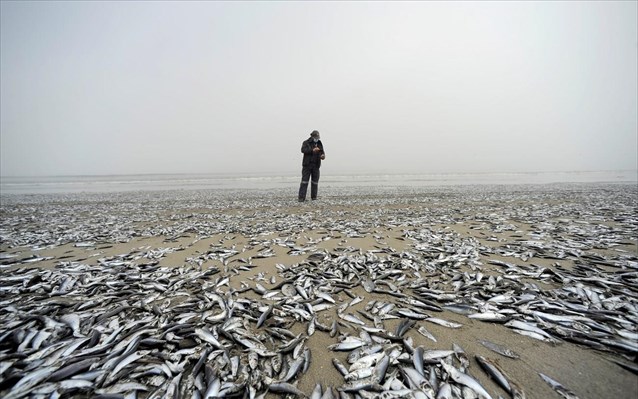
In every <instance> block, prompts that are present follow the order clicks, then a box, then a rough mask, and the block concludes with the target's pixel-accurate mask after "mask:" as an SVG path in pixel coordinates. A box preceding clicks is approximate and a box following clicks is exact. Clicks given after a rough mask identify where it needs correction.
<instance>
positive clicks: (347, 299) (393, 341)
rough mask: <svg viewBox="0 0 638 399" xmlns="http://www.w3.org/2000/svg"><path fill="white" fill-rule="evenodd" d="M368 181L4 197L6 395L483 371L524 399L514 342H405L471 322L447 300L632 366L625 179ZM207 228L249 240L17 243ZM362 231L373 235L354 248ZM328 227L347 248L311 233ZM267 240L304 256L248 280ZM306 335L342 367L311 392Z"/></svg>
mask: <svg viewBox="0 0 638 399" xmlns="http://www.w3.org/2000/svg"><path fill="white" fill-rule="evenodd" d="M379 191H382V190H380V189H379V190H377V191H371V192H368V193H364V194H365V195H361V193H360V192H357V193H350V192H347V191H345V192H344V190H341V191H340V192H331V191H330V190H325V192H326V193H327V196H326V197H325V198H322V200H321V202H320V205H319V206H315V207H312V208H311V207H307V208H303V207H304V206H305V205H297V204H294V205H293V204H288V205H285V204H286V203H285V201H286V200H285V198H286V196H289V193H287V192H283V191H280V190H273V191H272V192H223V193H213V192H207V191H193V192H182V191H180V192H166V193H121V194H118V193H110V194H99V195H98V194H85V195H71V196H64V195H51V196H44V195H43V196H24V197H23V196H3V197H2V205H1V206H0V216H2V218H1V221H0V240H1V243H2V252H0V267H1V268H0V279H1V282H0V305H1V306H0V322H1V323H0V377H1V379H0V381H1V382H0V396H2V397H5V398H21V397H43V398H49V397H104V398H116V397H144V398H160V397H192V398H211V397H251V398H252V397H263V396H266V395H269V394H275V395H289V396H302V397H313V398H319V397H326V398H329V397H337V396H340V397H363V398H368V397H370V398H372V397H374V398H395V397H418V398H457V397H464V398H465V397H482V398H491V397H495V395H494V396H493V393H492V394H490V393H489V392H488V391H487V390H486V389H485V387H484V386H483V385H482V384H481V383H480V380H481V379H482V378H485V377H484V376H485V375H487V376H489V377H490V378H492V379H493V380H494V381H496V383H497V384H498V385H499V386H500V387H501V388H502V390H503V391H504V392H505V393H507V394H509V395H510V396H511V397H514V398H524V397H526V393H525V392H526V391H528V389H527V387H524V386H522V385H521V384H520V383H519V382H517V381H515V380H513V379H512V378H511V376H509V375H508V373H507V372H506V370H504V369H503V367H502V366H501V365H499V362H498V360H497V359H498V358H499V357H505V358H510V359H516V358H519V355H518V354H517V353H516V352H515V351H513V350H512V348H505V347H503V346H501V345H498V344H496V343H493V342H489V341H483V342H481V344H483V345H484V346H485V347H486V348H488V349H490V350H491V351H493V352H494V357H485V356H481V355H476V356H472V355H470V354H468V353H466V352H465V351H464V350H463V348H462V346H463V343H462V342H461V343H459V344H455V345H453V347H451V348H449V349H446V350H442V349H431V348H430V349H429V348H428V347H427V346H425V345H422V344H421V345H419V344H416V343H415V342H416V340H417V336H415V335H414V334H415V333H416V334H418V337H419V340H420V339H421V338H425V339H427V340H429V341H432V342H436V340H437V337H436V336H434V335H433V334H432V333H431V332H430V331H429V330H428V326H430V325H432V324H436V325H438V326H443V327H446V328H449V329H450V331H455V330H457V329H462V328H464V325H463V323H460V322H458V321H452V320H449V319H447V318H446V316H445V315H449V314H450V313H455V314H461V315H465V316H467V318H469V319H471V320H472V321H474V320H476V321H482V322H487V323H498V324H502V325H503V328H509V329H511V330H512V331H515V332H517V333H519V334H522V335H525V336H527V337H530V338H532V339H536V340H540V341H545V342H549V343H552V344H557V343H560V342H563V341H570V342H573V343H576V344H579V345H583V346H585V347H589V348H593V349H595V350H598V351H603V352H605V353H609V354H610V355H613V358H614V359H615V361H616V362H617V363H618V364H619V365H621V366H622V367H625V368H627V369H628V370H630V371H632V372H634V373H637V372H638V367H636V355H637V354H638V343H637V342H638V284H637V283H638V256H637V255H636V253H635V252H632V251H626V250H623V249H622V248H627V247H631V245H634V246H633V248H634V249H635V238H636V236H637V234H638V215H637V214H636V212H635V210H636V207H637V206H638V197H637V195H636V194H637V189H636V188H635V187H633V186H624V185H614V186H605V185H600V186H595V187H593V188H592V187H587V188H586V189H585V188H583V187H582V186H568V187H562V186H561V187H548V188H542V189H539V187H537V186H534V187H509V188H508V189H507V190H503V189H502V188H493V189H487V188H485V187H479V188H473V189H471V190H470V189H467V188H465V189H461V188H446V189H432V188H431V189H428V190H425V191H423V190H417V189H414V188H411V189H405V190H403V191H402V192H401V193H400V194H396V193H395V192H394V191H393V194H392V195H388V193H384V192H379ZM395 191H396V190H395ZM470 194H471V195H470ZM293 199H294V198H293ZM290 202H292V200H291V201H290ZM282 204H284V205H285V206H283V205H282ZM404 204H410V205H411V206H410V207H407V208H405V207H404V206H403V205H404ZM415 204H417V205H418V206H415ZM495 204H497V205H495ZM522 204H524V205H522ZM293 206H295V207H297V206H301V207H302V208H300V210H293V211H291V209H292V208H291V207H293ZM517 224H519V225H520V224H525V225H528V226H530V230H531V233H530V234H529V235H526V236H523V235H521V234H520V231H519V229H518V228H517V226H516V225H517ZM455 226H464V227H466V228H468V229H470V230H471V231H473V232H475V233H477V234H475V235H471V236H470V235H465V234H460V233H459V232H457V231H455V230H454V227H455ZM380 229H393V231H398V232H400V238H401V239H402V240H403V241H404V242H405V243H406V249H405V250H395V249H394V248H392V247H391V246H389V245H387V244H386V243H385V242H384V237H383V236H382V235H380V234H379V233H378V231H380ZM309 231H313V232H323V235H322V237H323V238H321V239H308V238H307V237H305V234H306V233H307V232H309ZM217 234H222V235H236V234H239V235H242V236H243V237H246V238H247V240H248V242H249V246H250V247H251V248H257V249H258V251H257V255H256V256H253V257H250V258H246V257H242V249H238V248H236V247H234V246H225V245H223V244H220V245H215V246H211V247H210V248H209V249H208V250H207V251H206V253H201V254H197V255H196V256H195V255H193V254H189V256H187V257H185V259H184V262H183V263H182V264H181V265H178V266H179V267H166V266H160V260H161V259H162V258H163V257H164V256H166V255H167V254H169V253H171V252H172V251H175V250H184V249H185V248H148V247H140V248H136V249H134V250H132V251H131V252H129V253H125V254H121V255H118V256H113V257H102V258H100V257H87V259H85V260H83V261H66V260H63V259H60V260H53V261H55V264H54V267H53V268H34V266H36V267H37V266H38V265H39V264H40V263H42V262H46V261H52V259H47V258H46V257H37V256H36V257H21V256H17V255H14V254H13V252H15V251H14V249H20V248H24V247H27V248H31V250H32V251H35V250H38V249H41V248H52V247H55V246H59V245H67V244H72V245H74V246H75V247H77V248H89V249H95V248H98V247H99V246H100V245H102V246H103V245H109V244H112V245H115V244H117V243H124V242H130V241H132V240H135V239H137V238H140V237H151V236H152V237H155V236H162V237H164V238H165V242H167V243H171V242H174V241H176V240H178V239H179V238H180V237H185V236H187V237H189V236H190V237H194V239H195V241H193V243H195V242H196V241H197V240H200V239H203V238H205V237H210V236H213V235H217ZM273 234H275V235H276V236H277V237H275V238H268V239H264V238H263V237H264V236H272V235H273ZM366 235H374V236H375V240H376V242H377V246H376V249H372V250H366V251H363V250H361V249H358V248H356V247H353V246H350V245H348V241H347V239H348V238H359V237H363V236H366ZM504 235H509V236H508V237H509V238H507V239H506V238H503V237H505V236H504ZM302 238H303V239H304V240H303V241H305V243H304V244H301V243H300V242H301V241H302ZM329 239H338V240H341V241H340V245H338V246H336V247H335V248H334V249H331V250H326V249H322V248H321V247H320V245H319V244H320V243H321V241H322V240H329ZM277 248H285V249H286V250H287V251H288V254H289V255H292V256H297V257H299V261H298V262H295V263H293V264H289V265H284V264H277V265H276V267H275V268H273V269H272V270H270V271H269V273H268V274H269V276H267V275H265V274H262V273H259V274H257V276H253V274H254V273H252V272H254V270H255V269H256V266H255V265H254V264H253V262H252V260H254V259H258V258H263V257H271V256H275V252H276V251H275V250H276V249H277ZM186 252H188V251H186ZM210 261H216V262H217V263H216V265H217V266H213V267H211V266H210V265H209V264H210ZM548 262H550V263H551V266H550V265H548ZM206 265H208V266H206ZM543 265H545V266H543ZM251 273H252V274H251ZM245 276H250V277H245ZM315 334H322V335H327V336H328V337H330V338H331V340H332V343H331V344H330V345H329V346H327V348H326V349H327V350H329V351H331V352H332V353H334V354H335V356H334V359H333V365H334V367H335V368H336V370H337V371H338V372H339V373H340V374H341V375H342V377H343V381H342V383H341V384H336V385H327V384H321V383H317V385H316V387H315V389H314V391H312V392H304V391H302V390H300V389H299V387H298V382H299V381H300V380H301V379H302V378H303V377H304V375H305V374H306V373H307V371H308V369H309V367H310V366H311V362H312V361H313V355H314V356H316V355H317V354H316V353H315V354H313V353H312V351H311V345H309V343H310V342H311V341H312V340H313V339H314V338H315ZM514 349H515V348H514ZM344 352H347V362H344V361H341V360H339V357H340V355H339V354H343V353H344ZM341 357H342V356H341ZM342 358H343V357H342ZM471 364H478V365H480V369H479V368H476V367H474V368H472V367H471ZM538 372H539V373H540V376H541V378H543V380H545V381H546V382H547V383H548V384H549V386H551V387H552V388H553V389H554V390H555V391H556V392H557V393H558V394H560V395H562V396H564V397H576V395H575V394H574V393H573V392H572V391H570V389H569V388H567V387H565V386H563V385H562V384H561V383H559V382H558V381H556V380H554V379H553V378H552V377H550V376H547V375H545V374H543V370H538ZM483 373H485V374H483ZM479 375H480V376H481V377H480V378H479V377H478V376H479ZM553 377H556V376H553Z"/></svg>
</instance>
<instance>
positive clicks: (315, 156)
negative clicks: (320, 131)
mask: <svg viewBox="0 0 638 399" xmlns="http://www.w3.org/2000/svg"><path fill="white" fill-rule="evenodd" d="M315 146H317V147H319V148H320V149H321V151H317V152H313V151H312V149H313V148H315ZM301 152H303V161H302V163H301V165H302V166H303V167H306V166H310V165H315V166H317V167H320V166H321V156H322V155H325V154H326V153H325V152H324V151H323V144H321V140H319V141H317V142H316V143H315V141H314V139H313V138H312V137H311V138H309V139H308V140H306V141H304V142H303V144H301Z"/></svg>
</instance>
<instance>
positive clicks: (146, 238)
mask: <svg viewBox="0 0 638 399" xmlns="http://www.w3.org/2000/svg"><path fill="white" fill-rule="evenodd" d="M618 187H619V186H613V187H611V188H610V187H607V186H586V187H584V186H570V187H567V188H565V187H562V188H558V187H539V188H534V187H527V188H514V187H495V188H491V189H487V188H480V189H473V190H465V191H464V190H463V189H451V190H447V189H441V190H434V191H426V192H424V193H414V192H411V191H410V192H392V191H390V192H385V193H382V194H379V195H376V194H374V193H372V194H370V193H368V194H366V195H365V196H359V195H358V194H357V193H356V192H355V193H346V194H342V193H338V192H331V191H329V190H324V196H323V197H322V198H321V199H320V200H319V201H316V202H312V203H310V202H308V203H301V204H299V203H296V202H294V200H292V199H290V198H286V197H285V196H284V195H275V194H268V193H261V192H256V193H249V194H242V195H247V197H245V198H238V197H234V196H233V195H234V194H228V195H226V197H223V198H221V199H218V200H215V201H208V200H207V197H206V196H205V195H202V196H201V197H198V200H197V201H190V202H189V201H183V202H180V199H179V198H178V199H170V200H164V199H165V198H166V197H171V194H161V193H158V194H155V195H156V196H155V197H153V198H155V199H151V200H148V194H144V195H142V197H145V198H146V199H144V198H137V197H134V196H133V197H131V199H130V203H126V202H125V203H124V204H123V203H122V201H121V198H116V199H113V198H107V199H105V200H100V201H98V199H97V198H98V197H97V196H88V197H79V198H75V197H64V199H59V198H58V197H55V196H52V197H24V198H22V197H20V198H18V197H4V198H3V204H2V208H1V210H2V213H1V214H0V216H2V219H3V222H2V224H3V225H2V230H1V231H2V243H1V247H0V253H1V254H4V255H7V254H17V255H18V258H17V259H26V258H29V257H32V256H38V257H45V258H48V257H50V258H51V259H47V260H43V261H40V262H37V263H33V264H23V265H14V266H11V267H7V266H6V265H5V266H4V267H3V270H2V272H3V273H11V270H13V269H14V268H17V267H38V268H53V267H55V266H56V265H58V264H60V262H80V263H87V264H97V263H98V260H99V259H110V258H112V257H116V256H118V255H121V254H128V253H131V252H134V251H140V250H149V249H152V250H157V249H166V248H173V249H174V250H173V251H170V252H169V253H167V254H166V255H165V256H163V257H161V258H160V259H159V262H160V263H159V264H160V265H161V266H167V267H182V266H184V265H192V264H197V263H199V264H200V265H201V267H202V268H209V267H217V268H220V269H223V268H224V264H223V263H222V262H221V261H219V260H205V259H204V258H203V257H202V255H204V254H206V253H207V251H209V250H210V249H211V248H225V249H231V248H232V249H235V250H237V251H238V254H237V255H234V256H232V257H230V258H228V259H227V260H226V261H227V264H230V265H232V264H233V261H237V260H238V259H244V260H247V259H250V262H251V263H252V264H253V265H255V266H257V267H255V268H253V269H251V270H250V271H239V272H235V273H230V274H229V277H230V287H232V288H235V289H238V288H240V287H241V284H242V283H245V284H248V285H250V286H254V284H255V280H254V279H255V277H256V276H259V277H263V278H264V279H263V280H260V284H262V285H263V286H264V287H266V288H270V287H271V286H272V284H270V283H269V279H270V277H271V276H275V278H277V281H278V282H279V281H280V278H279V276H278V273H277V268H276V265H285V266H291V265H295V264H298V263H300V262H302V261H304V260H305V259H306V258H307V257H308V256H309V255H310V254H311V253H315V252H321V251H327V252H330V251H333V250H334V249H335V248H339V247H351V248H352V249H353V250H354V251H362V252H366V251H371V250H379V249H383V248H386V249H387V248H392V250H394V251H395V253H401V252H410V251H415V248H414V245H415V241H413V240H411V239H409V237H411V236H414V234H417V233H418V232H419V231H422V230H424V229H425V230H428V231H431V232H434V233H436V234H453V235H455V237H457V238H456V239H457V240H460V241H462V240H468V239H472V240H476V242H478V243H480V245H481V246H484V247H486V248H493V249H494V248H496V249H501V250H502V251H500V253H491V254H489V253H482V254H481V256H480V261H481V263H482V271H483V273H484V274H485V275H490V274H497V273H496V272H497V270H498V269H499V267H498V266H495V265H490V264H489V263H488V261H489V260H490V259H498V260H503V261H507V262H512V263H515V264H523V265H524V264H536V265H543V266H546V267H553V266H555V265H556V264H559V265H560V266H562V267H565V268H570V267H573V263H574V262H573V261H572V260H570V259H564V260H555V259H554V260H551V259H543V258H534V257H532V258H530V259H521V258H517V257H513V256H507V255H506V251H505V250H506V249H507V248H508V247H509V245H510V244H517V243H519V242H520V241H521V240H531V239H536V238H537V237H538V234H541V231H544V232H545V233H547V232H548V231H551V232H552V234H550V235H547V234H546V235H545V236H544V239H545V240H547V239H549V238H550V237H557V236H559V237H560V236H561V235H562V234H565V238H567V235H569V236H570V237H571V238H575V237H576V236H575V235H574V234H575V233H574V231H573V230H568V229H565V230H562V231H557V230H556V228H557V227H561V226H563V227H570V228H571V227H574V226H583V227H591V226H598V227H600V226H604V227H605V228H608V229H610V230H606V231H613V232H615V234H616V238H617V240H616V243H615V244H614V245H610V246H607V247H604V248H603V247H599V248H593V247H592V246H591V245H590V246H586V247H585V249H584V250H583V253H595V254H597V255H601V256H604V257H605V258H607V259H614V258H617V257H618V256H619V255H622V256H624V257H629V258H631V257H633V259H634V261H635V259H636V254H637V251H638V249H637V244H636V231H637V228H638V225H637V224H636V218H634V219H633V222H632V221H631V220H628V219H627V215H628V214H630V213H631V209H632V208H633V210H634V211H635V210H636V208H635V207H636V189H635V188H631V187H629V188H628V187H621V188H622V190H621V191H622V192H620V193H619V192H617V191H618ZM614 190H616V191H614ZM609 193H613V194H614V195H615V197H614V198H613V201H616V202H612V203H608V204H606V203H605V199H606V197H607V195H608V194H609ZM131 195H132V194H131ZM264 195H270V196H271V197H270V198H269V199H268V200H267V201H262V202H261V205H260V200H259V197H260V196H264ZM127 198H128V197H127ZM157 198H160V199H157ZM215 198H217V197H215ZM388 198H390V199H388ZM136 201H138V202H136ZM621 202H622V204H621ZM246 203H248V204H250V205H249V206H247V205H245V204H246ZM255 204H257V205H255ZM52 212H57V213H55V214H54V213H52ZM106 215H109V216H110V217H111V222H113V223H114V224H113V228H114V229H118V230H119V231H121V237H122V238H121V241H122V242H118V240H116V239H114V238H113V237H104V238H102V239H100V240H98V241H97V242H95V244H94V245H93V246H90V247H88V248H85V247H77V246H75V244H76V243H77V242H80V241H82V240H80V239H78V240H76V242H73V241H70V240H69V241H68V242H66V243H64V242H62V241H58V242H57V243H54V244H51V243H50V242H47V239H46V238H43V239H42V240H41V243H42V244H41V245H35V244H34V242H33V241H31V242H30V243H29V244H28V245H17V244H19V240H16V237H18V236H19V235H20V234H22V235H23V236H25V235H28V234H29V233H32V234H36V233H38V232H40V233H41V232H42V231H45V230H46V231H49V232H50V231H51V227H50V226H49V229H47V227H46V226H47V224H49V225H50V224H51V223H53V224H56V223H57V224H59V223H60V221H61V220H66V221H67V222H66V223H67V224H68V225H71V226H73V225H74V224H75V226H78V228H79V229H80V230H81V229H82V228H84V229H87V228H90V226H93V225H95V224H103V223H105V222H107V221H108V220H109V219H108V218H107V217H106ZM20 217H22V219H21V218H20ZM53 219H55V220H53ZM9 222H12V223H14V225H13V226H10V225H9ZM16 223H17V226H16V225H15V224H16ZM189 223H190V224H192V225H194V226H195V227H193V228H190V229H189V228H185V227H184V226H188V225H189ZM543 223H548V224H550V225H552V226H554V228H553V230H552V228H545V227H547V226H545V227H543ZM201 225H206V226H209V227H211V228H210V229H209V230H203V229H201V228H200V227H197V226H201ZM219 226H222V227H219ZM223 226H225V228H224V227H223ZM601 228H602V227H601ZM74 231H75V230H74ZM586 231H587V230H583V232H586ZM130 232H136V234H129V233H130ZM51 236H52V237H53V236H55V234H51ZM86 237H87V238H88V240H87V241H90V240H91V238H92V237H91V234H90V232H87V234H86ZM283 238H290V239H292V240H294V242H295V245H296V246H298V247H302V248H308V247H314V249H313V250H311V251H307V252H306V253H301V254H297V255H292V254H290V253H289V252H290V250H289V248H287V247H284V246H277V245H262V244H261V243H268V242H272V240H274V239H283ZM590 238H594V237H586V236H585V237H581V239H582V241H583V242H587V241H588V239H590ZM618 242H621V244H618ZM34 247H35V249H34ZM266 247H268V248H271V249H272V250H273V251H274V253H275V255H276V256H269V257H257V255H258V254H259V253H260V251H262V250H263V249H264V248H266ZM470 270H471V269H470V268H469V267H468V265H462V266H461V267H460V269H459V271H460V272H465V271H470ZM536 283H537V284H538V286H539V287H541V288H543V289H547V290H550V289H553V288H557V287H556V286H555V285H554V286H552V284H551V283H546V282H541V281H537V282H536ZM634 288H635V287H634ZM353 292H354V293H355V294H356V295H359V296H361V297H363V298H364V300H363V301H362V302H361V303H359V304H357V305H355V307H354V310H356V309H363V308H364V306H365V305H366V304H367V303H368V302H369V301H371V300H384V301H388V300H391V299H392V298H389V296H387V295H382V294H377V293H368V292H366V291H365V290H364V289H363V287H361V286H358V287H356V288H355V289H354V290H353ZM244 295H247V296H255V298H258V296H257V294H255V293H253V292H251V291H248V292H246V293H245V294H244ZM337 298H338V300H339V301H349V300H351V298H350V297H349V296H347V295H345V294H343V293H341V294H339V295H338V296H337ZM435 316H436V317H440V318H443V319H446V320H450V321H455V322H458V323H461V324H463V327H462V328H460V329H449V328H446V327H442V326H439V325H436V324H432V323H428V322H424V321H419V322H417V326H418V325H425V326H426V327H427V329H428V330H429V331H430V332H431V333H432V334H433V335H434V336H435V337H436V339H437V342H433V341H431V340H429V339H426V338H425V337H423V336H422V335H420V334H418V333H417V331H416V327H415V328H413V329H411V330H410V331H409V332H408V333H407V335H408V336H409V337H411V338H412V339H413V340H414V345H415V346H416V345H422V346H424V347H425V348H428V349H451V348H452V345H453V344H458V345H460V346H461V347H462V348H463V349H464V350H465V352H466V353H467V354H468V356H469V358H470V362H471V365H470V369H469V370H470V372H471V373H472V375H473V376H474V377H475V378H477V379H478V380H479V381H480V382H481V384H482V385H483V386H484V387H485V388H486V389H487V391H488V392H490V393H491V394H492V395H493V396H494V397H498V395H501V396H503V397H508V396H509V395H508V394H507V393H506V392H505V391H504V390H503V389H502V388H500V387H499V386H498V385H497V384H495V383H494V382H493V381H492V380H491V379H490V378H489V377H488V376H487V374H486V373H485V372H484V371H483V370H482V369H481V368H480V366H479V365H478V363H477V362H476V360H475V358H474V356H475V355H482V356H485V357H489V358H496V359H498V362H499V363H500V365H501V366H503V369H505V370H506V371H507V373H508V374H509V376H510V377H511V378H512V379H514V380H515V381H517V382H518V383H519V384H520V385H521V386H522V387H523V388H524V390H525V392H526V394H527V397H528V398H559V397H560V395H559V394H558V393H556V392H555V391H554V390H552V389H551V388H550V387H549V386H548V385H547V384H546V383H545V382H544V381H543V380H542V379H541V378H540V377H539V374H538V373H539V372H541V373H543V374H546V375H548V376H550V377H552V378H554V379H555V380H557V381H559V382H560V383H562V384H563V385H564V386H566V387H567V388H569V389H571V390H572V391H573V392H575V393H576V394H577V395H578V397H580V398H583V399H584V398H592V399H594V398H636V397H637V395H638V378H637V376H636V375H634V374H633V373H631V372H630V371H627V370H625V369H623V368H622V367H620V366H619V365H617V364H616V363H614V362H612V361H611V359H620V360H623V361H627V360H628V359H627V358H626V357H622V356H620V355H619V354H615V353H609V352H601V351H597V350H593V349H590V348H588V347H585V346H581V345H577V344H573V343H569V342H564V341H561V342H560V343H559V344H557V345H553V344H549V343H546V342H541V341H538V340H535V339H532V338H529V337H525V336H522V335H519V334H517V333H515V332H513V331H512V330H511V329H509V328H507V327H505V326H503V325H501V324H496V323H490V322H481V321H478V320H472V319H469V318H467V317H466V316H463V315H459V314H455V313H451V312H448V311H444V312H443V313H437V314H435ZM321 317H322V318H324V319H325V320H326V322H329V321H328V320H330V319H332V318H335V317H336V312H335V311H334V310H328V311H325V312H322V316H321ZM397 323H398V322H394V321H388V322H387V323H386V327H387V329H388V330H390V331H392V330H393V329H394V328H396V324H397ZM305 328H306V327H305V324H301V323H297V324H296V325H295V326H293V332H295V333H300V332H304V331H305ZM635 329H636V326H635V325H634V330H635ZM479 340H489V341H492V342H494V343H498V344H500V345H504V346H506V347H508V348H509V349H511V350H513V351H515V352H516V353H518V354H519V355H520V359H509V358H506V357H503V356H500V355H497V354H495V353H494V352H492V351H490V350H489V349H487V348H485V347H484V346H482V345H481V344H480V343H479ZM335 342H336V338H333V337H330V336H329V335H328V334H327V333H325V332H322V331H319V330H317V331H316V332H315V333H314V335H312V336H311V337H309V338H308V340H307V341H306V343H307V345H308V347H309V348H310V349H311V351H312V362H311V366H310V369H309V370H308V372H307V373H306V374H304V375H303V376H301V378H300V379H299V381H298V387H299V388H300V389H301V390H302V391H304V392H306V393H310V392H311V391H312V389H313V388H314V386H315V384H316V383H322V384H323V385H324V386H331V385H332V386H335V387H338V386H341V385H342V384H343V377H342V376H341V374H339V373H338V372H337V370H336V369H335V367H334V366H333V365H332V359H333V358H338V359H340V360H341V361H342V362H344V363H345V362H346V356H347V352H333V351H330V350H328V349H327V347H328V346H329V345H331V344H334V343H335Z"/></svg>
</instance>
